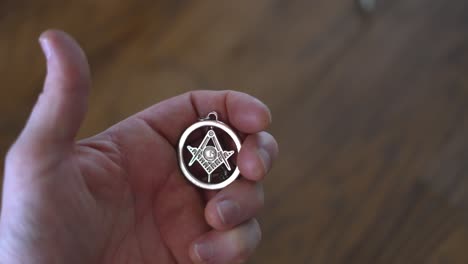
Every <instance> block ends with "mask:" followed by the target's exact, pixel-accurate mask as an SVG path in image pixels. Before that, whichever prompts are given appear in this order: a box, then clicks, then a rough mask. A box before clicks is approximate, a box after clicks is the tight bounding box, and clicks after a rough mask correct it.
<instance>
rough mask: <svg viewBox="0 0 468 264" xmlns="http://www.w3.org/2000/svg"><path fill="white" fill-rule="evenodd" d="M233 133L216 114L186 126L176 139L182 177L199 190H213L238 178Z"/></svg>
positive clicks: (236, 144) (234, 136) (236, 140)
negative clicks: (177, 139)
mask: <svg viewBox="0 0 468 264" xmlns="http://www.w3.org/2000/svg"><path fill="white" fill-rule="evenodd" d="M240 147H241V144H240V140H239V138H238V137H237V135H236V133H235V132H234V131H233V130H232V129H231V128H230V127H228V126H227V125H226V124H224V123H223V122H221V121H218V115H217V113H216V112H211V113H209V114H208V116H207V117H206V118H202V119H200V120H199V121H198V122H196V123H195V124H193V125H191V126H190V127H188V128H187V129H186V130H185V131H184V133H183V134H182V136H181V137H180V140H179V146H178V158H179V166H180V168H181V171H182V173H183V174H184V175H185V177H186V178H187V179H188V180H189V181H190V182H192V183H193V184H195V185H197V186H198V187H200V188H204V189H210V190H216V189H221V188H224V187H226V186H227V185H229V184H230V183H232V182H233V181H234V180H235V179H236V178H237V177H238V176H239V168H238V167H237V165H236V158H237V154H238V153H239V151H240Z"/></svg>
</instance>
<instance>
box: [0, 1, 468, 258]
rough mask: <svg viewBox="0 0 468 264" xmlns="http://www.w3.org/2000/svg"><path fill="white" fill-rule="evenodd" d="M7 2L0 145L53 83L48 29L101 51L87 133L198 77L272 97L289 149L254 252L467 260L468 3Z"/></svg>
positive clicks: (3, 5)
mask: <svg viewBox="0 0 468 264" xmlns="http://www.w3.org/2000/svg"><path fill="white" fill-rule="evenodd" d="M379 3H380V5H379V6H378V8H377V9H376V10H375V12H374V13H373V14H371V15H369V14H365V13H363V12H360V11H359V9H357V8H356V5H355V1H352V0H287V1H286V0H285V1H278V0H276V1H275V0H255V1H253V0H236V1H232V0H206V1H183V0H179V1H169V0H167V1H163V0H158V1H143V0H137V1H130V0H126V1H108V0H100V1H91V0H89V1H88V0H87V1H61V0H60V1H59V0H57V1H55V0H45V1H31V0H30V1H26V0H3V1H0V83H1V89H0V113H1V114H0V116H1V118H0V155H2V156H3V155H4V153H5V151H6V150H7V148H8V146H9V145H10V144H11V143H12V141H13V140H14V138H15V136H16V135H17V134H18V132H19V131H20V129H21V127H22V125H23V124H24V121H25V119H26V117H27V115H28V112H29V110H30V108H31V106H32V104H33V103H34V101H35V99H36V96H37V94H38V93H39V91H40V89H41V85H42V79H43V75H44V71H45V69H44V65H43V63H44V60H43V58H42V55H41V53H40V50H39V47H38V45H37V41H36V39H37V37H38V35H39V34H40V32H41V31H42V30H44V29H46V28H49V27H54V28H61V29H64V30H66V31H68V32H70V33H72V34H73V35H75V36H76V38H77V39H78V40H79V41H80V42H81V44H82V45H83V46H84V48H85V50H86V52H87V53H88V54H89V57H90V63H91V65H92V72H93V75H94V88H93V91H92V95H91V102H90V111H89V115H88V117H87V120H86V123H85V125H84V127H83V129H82V132H81V137H84V136H88V135H92V134H94V133H96V132H98V131H100V130H103V129H104V128H106V127H108V126H110V125H111V124H113V123H115V122H117V121H118V120H120V119H122V118H124V117H126V116H128V115H130V114H132V113H134V112H136V111H139V110H141V109H143V108H145V107H147V106H149V105H152V104H154V103H156V102H158V101H160V100H162V99H165V98H168V97H171V96H173V95H176V94H179V93H182V92H185V91H188V90H191V89H237V90H241V91H245V92H249V93H251V94H253V95H255V96H258V97H259V98H261V99H262V100H264V101H265V102H266V103H267V104H268V105H269V106H270V107H271V109H272V111H273V114H274V121H273V122H274V125H273V127H272V129H271V132H272V133H273V134H274V135H276V137H277V138H278V140H279V142H280V147H281V152H282V155H281V159H280V161H279V162H278V164H277V166H276V167H275V169H274V170H273V172H272V173H271V175H270V177H269V178H268V179H267V180H266V182H265V184H266V190H267V200H266V208H265V210H264V211H263V213H262V216H261V219H260V220H261V222H262V224H263V227H264V241H263V244H262V245H261V247H260V249H259V250H258V252H257V253H256V255H255V256H254V258H253V259H252V261H251V263H327V264H328V263H356V264H362V263H464V264H466V263H468V213H467V210H468V165H467V164H468V1H465V0H450V1H444V0H391V1H386V0H382V1H380V2H379Z"/></svg>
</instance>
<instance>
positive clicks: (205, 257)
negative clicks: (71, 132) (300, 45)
mask: <svg viewBox="0 0 468 264" xmlns="http://www.w3.org/2000/svg"><path fill="white" fill-rule="evenodd" d="M194 250H195V254H196V255H197V258H198V259H199V260H200V261H201V262H203V263H205V262H208V261H209V260H210V259H212V258H213V255H214V249H213V245H212V244H211V243H209V242H206V241H204V242H198V243H196V244H195V246H194Z"/></svg>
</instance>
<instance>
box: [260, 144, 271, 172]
mask: <svg viewBox="0 0 468 264" xmlns="http://www.w3.org/2000/svg"><path fill="white" fill-rule="evenodd" d="M258 156H259V157H260V160H261V161H262V164H263V169H264V172H265V173H267V172H268V171H269V170H270V167H271V157H270V154H268V152H267V151H266V150H265V149H263V148H260V149H259V150H258Z"/></svg>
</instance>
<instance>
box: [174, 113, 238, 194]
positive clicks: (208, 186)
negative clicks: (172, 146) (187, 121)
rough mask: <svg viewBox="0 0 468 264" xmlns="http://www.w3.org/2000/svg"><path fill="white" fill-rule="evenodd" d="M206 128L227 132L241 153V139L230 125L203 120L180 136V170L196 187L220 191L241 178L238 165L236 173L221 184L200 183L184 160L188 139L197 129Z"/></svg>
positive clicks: (178, 151)
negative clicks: (184, 149)
mask: <svg viewBox="0 0 468 264" xmlns="http://www.w3.org/2000/svg"><path fill="white" fill-rule="evenodd" d="M206 126H208V127H216V128H219V129H221V130H223V131H224V132H226V133H227V134H228V135H229V136H230V137H231V139H232V140H233V141H234V144H235V145H236V151H237V154H239V153H240V150H241V142H240V139H239V137H238V136H237V134H236V133H235V132H234V130H232V129H231V128H230V127H229V126H228V125H226V124H225V123H223V122H221V121H218V120H206V119H205V120H203V119H202V120H201V121H198V122H196V123H194V124H192V125H191V126H189V127H188V128H187V129H186V130H185V131H184V132H183V133H182V135H181V136H180V139H179V143H178V149H177V156H178V160H179V168H180V169H181V171H182V174H184V176H185V178H187V179H188V180H189V181H190V182H191V183H193V184H194V185H196V186H198V187H200V188H203V189H207V190H219V189H222V188H224V187H226V186H228V185H229V184H231V183H232V182H234V181H235V180H236V179H237V178H238V177H239V175H240V170H239V166H238V165H237V164H236V168H235V170H234V172H233V173H232V174H231V175H230V176H229V177H228V178H227V179H226V180H225V181H222V182H220V183H215V184H212V183H206V182H203V181H200V180H198V179H197V178H196V177H195V176H194V175H192V173H191V172H190V171H189V170H188V168H187V165H186V164H185V162H184V158H183V148H184V145H185V142H186V140H187V138H188V137H189V135H190V134H191V133H192V132H193V131H195V130H196V129H198V128H201V127H206Z"/></svg>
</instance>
